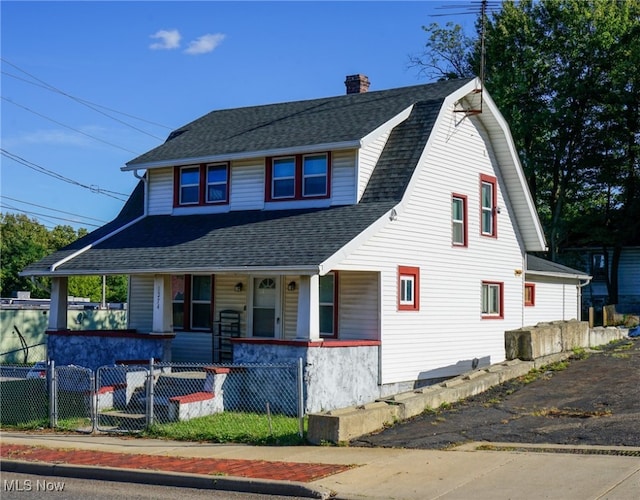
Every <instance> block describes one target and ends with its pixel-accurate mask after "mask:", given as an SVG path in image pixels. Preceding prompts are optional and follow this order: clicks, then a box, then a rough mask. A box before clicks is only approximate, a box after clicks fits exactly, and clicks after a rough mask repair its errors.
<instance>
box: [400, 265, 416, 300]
mask: <svg viewBox="0 0 640 500" xmlns="http://www.w3.org/2000/svg"><path fill="white" fill-rule="evenodd" d="M398 310H400V311H418V310H420V268H418V267H409V266H400V267H398Z"/></svg>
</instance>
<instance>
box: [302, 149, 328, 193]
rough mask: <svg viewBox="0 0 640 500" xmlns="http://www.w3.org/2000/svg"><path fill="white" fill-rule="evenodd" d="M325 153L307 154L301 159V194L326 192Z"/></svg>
mask: <svg viewBox="0 0 640 500" xmlns="http://www.w3.org/2000/svg"><path fill="white" fill-rule="evenodd" d="M327 167H328V165H327V155H308V156H304V157H303V159H302V196H325V195H326V194H327Z"/></svg>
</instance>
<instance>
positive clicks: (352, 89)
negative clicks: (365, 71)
mask: <svg viewBox="0 0 640 500" xmlns="http://www.w3.org/2000/svg"><path fill="white" fill-rule="evenodd" d="M369 83H370V82H369V79H368V78H367V77H366V76H365V75H349V76H347V79H346V80H345V81H344V84H345V85H346V87H347V94H362V93H363V92H366V91H367V90H369Z"/></svg>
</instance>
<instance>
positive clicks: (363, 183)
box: [358, 131, 391, 201]
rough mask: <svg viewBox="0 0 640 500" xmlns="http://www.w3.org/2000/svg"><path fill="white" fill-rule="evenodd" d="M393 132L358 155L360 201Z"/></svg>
mask: <svg viewBox="0 0 640 500" xmlns="http://www.w3.org/2000/svg"><path fill="white" fill-rule="evenodd" d="M390 133H391V131H387V132H385V133H383V134H382V135H380V137H378V138H377V139H376V140H375V141H373V142H371V143H370V144H369V145H367V146H365V147H363V148H361V149H360V151H359V153H358V201H360V198H362V194H363V193H364V190H365V189H366V187H367V184H368V183H369V179H370V178H371V174H372V172H373V169H374V168H375V166H376V163H378V158H380V155H381V154H382V150H383V149H384V146H385V144H386V143H387V139H389V134H390Z"/></svg>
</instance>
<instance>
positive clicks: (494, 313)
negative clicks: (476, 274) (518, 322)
mask: <svg viewBox="0 0 640 500" xmlns="http://www.w3.org/2000/svg"><path fill="white" fill-rule="evenodd" d="M503 309H504V295H503V284H502V283H498V282H491V281H483V282H482V317H483V318H484V319H503V318H504V311H503Z"/></svg>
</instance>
